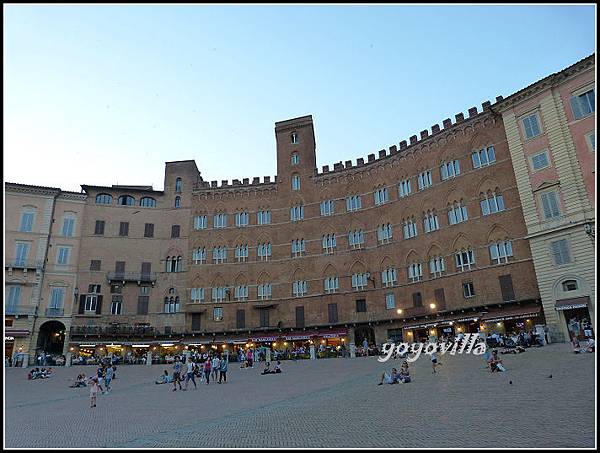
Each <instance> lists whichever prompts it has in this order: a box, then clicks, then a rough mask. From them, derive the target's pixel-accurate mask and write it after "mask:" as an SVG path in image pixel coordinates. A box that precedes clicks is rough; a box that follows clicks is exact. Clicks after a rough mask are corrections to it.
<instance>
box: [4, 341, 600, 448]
mask: <svg viewBox="0 0 600 453" xmlns="http://www.w3.org/2000/svg"><path fill="white" fill-rule="evenodd" d="M502 358H503V360H504V364H505V365H506V367H507V368H508V371H507V372H506V373H494V374H491V373H489V371H486V370H485V369H484V366H485V363H484V360H483V358H482V357H481V356H467V355H456V356H453V357H452V356H449V355H441V356H440V359H441V362H442V365H441V366H440V367H438V370H439V374H437V375H433V374H432V373H431V362H430V361H429V357H428V356H424V355H423V356H422V357H421V358H420V359H419V360H418V361H417V362H416V363H413V364H412V365H411V374H412V376H413V382H411V383H409V384H401V385H393V386H392V385H382V386H377V385H376V384H377V382H379V379H380V376H381V373H382V372H383V371H384V370H389V369H390V368H391V367H392V366H398V367H399V365H400V362H399V361H393V360H390V361H389V362H387V363H379V362H377V360H376V358H374V357H370V358H356V359H320V360H316V361H309V360H303V361H298V362H292V361H284V362H283V363H282V368H283V373H282V374H279V375H268V376H261V375H260V371H261V370H262V368H263V366H264V365H263V364H258V366H255V367H254V369H248V370H240V369H239V365H238V364H236V363H231V364H230V367H229V372H228V375H229V376H228V379H229V382H228V383H227V384H221V385H219V384H216V383H213V382H211V383H210V385H206V384H205V383H202V384H198V389H197V390H193V385H192V386H191V387H190V388H189V389H188V391H187V392H182V391H179V390H178V391H177V392H173V391H172V385H155V384H154V381H155V380H156V379H158V377H159V375H160V374H161V373H162V371H163V370H164V369H166V368H167V366H166V365H153V366H148V367H147V366H143V365H123V366H119V367H118V369H117V377H118V378H117V379H116V380H114V381H113V385H112V387H113V391H112V392H111V393H109V394H108V395H98V406H97V407H96V408H93V409H92V408H90V407H89V389H88V388H79V389H71V388H68V385H69V384H70V383H71V381H70V380H69V379H72V378H74V377H76V376H77V374H78V373H80V372H82V371H83V372H85V373H86V374H88V375H89V374H91V373H92V372H94V371H95V369H96V368H95V367H93V366H74V367H71V368H57V369H56V375H55V376H54V377H53V378H52V379H48V380H35V381H28V380H27V378H26V375H27V372H28V370H25V369H18V368H17V369H14V368H8V369H6V370H5V371H6V372H5V411H6V412H5V415H6V416H5V422H4V423H5V437H4V439H5V447H7V448H11V447H29V448H36V447H38V448H45V447H83V448H94V447H96V448H98V447H138V448H139V447H165V448H178V447H202V448H219V447H273V448H283V447H363V448H368V447H391V448H403V447H405V448H408V447H484V448H486V447H487V448H490V447H492V448H494V447H517V448H519V447H590V448H591V447H594V446H595V431H594V420H595V413H594V410H595V361H596V355H595V354H581V355H575V354H572V353H571V349H570V346H569V345H568V344H553V345H550V346H547V347H544V348H539V349H529V350H527V352H526V353H524V354H520V355H505V356H502ZM168 369H169V372H170V371H171V367H170V366H169V367H168ZM550 374H552V378H548V376H549V375H550ZM510 380H512V382H513V384H512V385H511V384H509V381H510Z"/></svg>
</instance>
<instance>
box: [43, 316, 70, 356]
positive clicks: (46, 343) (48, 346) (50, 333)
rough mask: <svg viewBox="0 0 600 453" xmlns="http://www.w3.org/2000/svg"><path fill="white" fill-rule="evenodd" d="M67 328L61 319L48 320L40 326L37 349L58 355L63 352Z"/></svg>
mask: <svg viewBox="0 0 600 453" xmlns="http://www.w3.org/2000/svg"><path fill="white" fill-rule="evenodd" d="M66 330H67V328H66V327H65V325H64V324H63V323H62V322H60V321H56V320H53V321H46V322H45V323H43V324H42V325H41V326H40V330H39V334H38V339H37V347H36V351H40V352H42V351H43V352H45V353H47V354H51V355H56V354H61V355H62V353H63V349H64V343H65V333H66Z"/></svg>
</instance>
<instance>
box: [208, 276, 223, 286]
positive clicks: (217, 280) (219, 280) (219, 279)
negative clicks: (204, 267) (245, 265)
mask: <svg viewBox="0 0 600 453" xmlns="http://www.w3.org/2000/svg"><path fill="white" fill-rule="evenodd" d="M210 286H211V287H212V288H217V287H222V286H225V278H224V277H223V275H222V274H221V273H220V272H219V273H217V274H216V275H215V276H214V277H213V278H212V281H211V285H210Z"/></svg>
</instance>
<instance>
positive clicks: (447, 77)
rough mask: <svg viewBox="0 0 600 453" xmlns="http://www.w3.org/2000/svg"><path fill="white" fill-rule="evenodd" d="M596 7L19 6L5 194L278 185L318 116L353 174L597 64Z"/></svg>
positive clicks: (12, 13)
mask: <svg viewBox="0 0 600 453" xmlns="http://www.w3.org/2000/svg"><path fill="white" fill-rule="evenodd" d="M595 16H596V12H595V6H592V5H579V6H555V5H547V6H539V5H535V6H533V5H532V6H520V5H513V6H507V5H504V6H503V5H495V6H492V5H488V6H457V5H454V6H442V5H440V6H433V5H420V6H405V5H368V6H367V5H345V6H338V5H328V6H323V5H277V6H271V5H251V6H250V5H220V6H219V5H213V6H207V5H179V6H174V5H151V4H149V5H104V6H101V5H87V6H86V5H78V6H77V5H41V4H40V5H4V180H5V181H8V182H16V183H22V184H32V185H40V186H50V187H60V188H61V189H63V190H69V191H75V192H79V191H80V190H81V188H80V185H81V184H90V185H102V186H110V185H112V184H130V185H152V186H154V189H156V190H162V189H163V181H164V162H168V161H175V160H188V159H194V160H195V161H196V164H197V166H198V169H199V170H200V172H201V175H202V177H203V178H204V180H207V181H212V180H218V181H221V180H224V179H228V180H232V179H240V180H241V179H242V178H253V177H256V176H260V177H263V176H271V177H272V176H273V175H275V174H276V159H275V134H274V127H275V122H277V121H283V120H286V119H290V118H296V117H299V116H304V115H312V117H313V121H314V127H315V136H316V143H317V165H318V166H319V168H321V166H323V165H333V163H335V162H340V161H346V160H350V159H351V160H353V161H354V162H355V161H356V159H357V158H359V157H364V158H366V156H367V155H368V154H370V153H377V152H378V151H379V150H380V149H384V148H389V146H391V145H394V144H396V145H397V144H398V143H399V142H400V141H402V140H408V139H409V137H410V136H411V135H419V132H420V131H422V130H424V129H431V126H432V125H434V124H440V126H441V123H442V121H443V119H445V118H452V119H454V115H455V114H456V113H459V112H464V113H465V114H466V112H467V110H468V109H469V108H470V107H473V106H477V107H478V108H479V109H480V108H481V103H482V102H484V101H486V100H490V101H492V103H493V102H494V100H495V98H496V96H498V95H502V96H504V97H507V96H508V95H510V94H512V93H514V92H516V91H518V90H520V89H521V88H524V87H526V86H527V85H530V84H531V83H534V82H536V81H537V80H539V79H541V78H543V77H545V76H547V75H550V74H552V73H554V72H557V71H560V70H561V69H564V68H565V67H567V66H570V65H571V64H573V63H575V62H577V61H579V60H580V59H582V58H585V57H586V56H588V55H590V54H592V53H594V52H595V41H596V40H595Z"/></svg>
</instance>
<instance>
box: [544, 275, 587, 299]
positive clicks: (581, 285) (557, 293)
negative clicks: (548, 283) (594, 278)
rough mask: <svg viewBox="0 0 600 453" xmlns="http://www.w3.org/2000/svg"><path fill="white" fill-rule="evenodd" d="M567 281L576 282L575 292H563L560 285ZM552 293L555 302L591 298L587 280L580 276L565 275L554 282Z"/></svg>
mask: <svg viewBox="0 0 600 453" xmlns="http://www.w3.org/2000/svg"><path fill="white" fill-rule="evenodd" d="M567 280H575V281H576V282H577V290H576V291H567V292H565V291H564V290H563V288H562V284H563V282H565V281H567ZM552 293H553V296H554V299H555V300H560V299H567V298H572V297H581V296H591V294H592V288H591V286H590V284H589V283H588V282H587V280H586V279H585V278H583V277H582V276H581V275H576V274H570V273H567V274H563V275H561V276H560V277H559V278H557V279H556V280H554V284H553V285H552Z"/></svg>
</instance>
